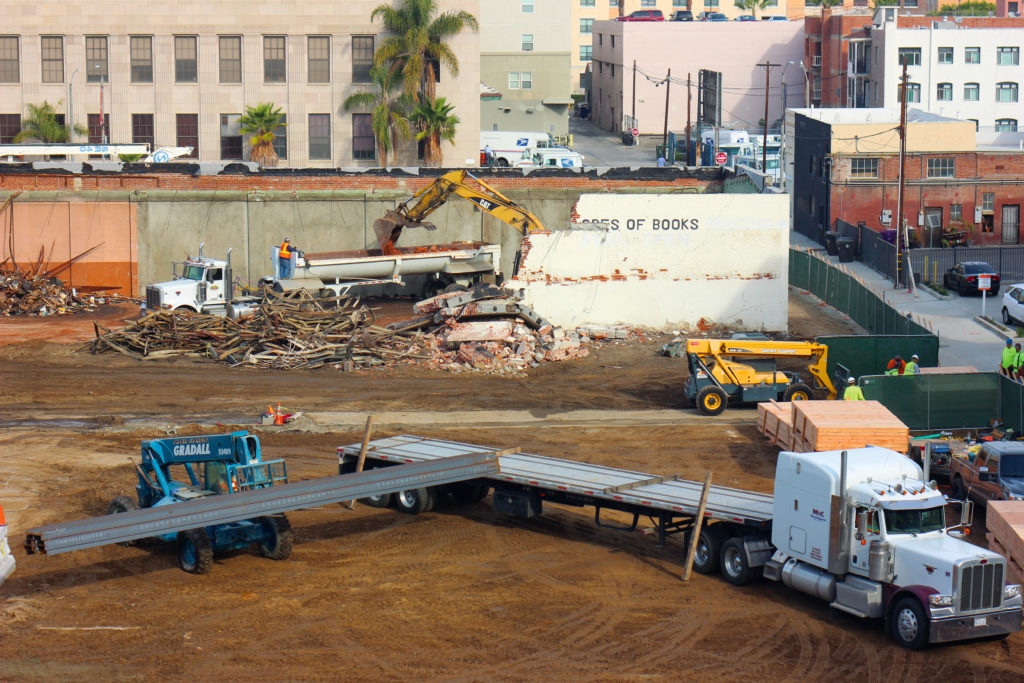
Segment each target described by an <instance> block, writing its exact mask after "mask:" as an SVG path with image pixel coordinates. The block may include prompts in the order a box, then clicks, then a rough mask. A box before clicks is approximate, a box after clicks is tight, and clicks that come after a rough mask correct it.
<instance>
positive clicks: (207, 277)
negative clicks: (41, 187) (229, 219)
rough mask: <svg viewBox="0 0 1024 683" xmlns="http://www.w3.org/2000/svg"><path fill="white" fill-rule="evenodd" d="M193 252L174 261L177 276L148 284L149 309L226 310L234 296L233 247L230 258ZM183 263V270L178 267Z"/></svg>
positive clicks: (145, 307) (201, 247)
mask: <svg viewBox="0 0 1024 683" xmlns="http://www.w3.org/2000/svg"><path fill="white" fill-rule="evenodd" d="M203 246H204V245H202V244H201V245H199V256H197V257H192V256H189V257H188V258H186V259H185V260H184V261H180V262H175V263H174V271H173V272H174V275H173V279H171V280H168V281H166V282H157V283H154V284H151V285H146V303H145V305H144V309H145V310H149V311H158V310H167V311H175V310H179V309H181V310H188V311H193V312H196V313H223V312H225V311H226V309H227V305H228V304H229V303H230V302H231V300H232V299H233V297H234V283H233V279H232V274H231V250H230V249H228V256H227V260H225V261H222V260H220V259H212V258H205V257H204V256H203ZM179 266H181V273H180V274H179V273H178V267H179Z"/></svg>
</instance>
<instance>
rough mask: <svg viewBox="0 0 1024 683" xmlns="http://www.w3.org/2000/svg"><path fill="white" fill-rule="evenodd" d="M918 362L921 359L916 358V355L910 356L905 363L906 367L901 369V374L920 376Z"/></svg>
mask: <svg viewBox="0 0 1024 683" xmlns="http://www.w3.org/2000/svg"><path fill="white" fill-rule="evenodd" d="M920 360H921V359H920V358H918V357H917V354H916V353H915V354H914V355H913V356H911V357H910V362H909V363H907V367H905V368H903V374H904V375H920V374H921V366H920V365H919V362H920Z"/></svg>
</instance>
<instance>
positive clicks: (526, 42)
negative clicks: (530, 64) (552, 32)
mask: <svg viewBox="0 0 1024 683" xmlns="http://www.w3.org/2000/svg"><path fill="white" fill-rule="evenodd" d="M521 45H522V46H523V47H522V49H523V52H533V34H532V33H524V34H523V37H522V41H521Z"/></svg>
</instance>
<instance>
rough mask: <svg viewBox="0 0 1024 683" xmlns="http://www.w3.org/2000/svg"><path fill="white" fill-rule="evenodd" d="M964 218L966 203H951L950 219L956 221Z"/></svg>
mask: <svg viewBox="0 0 1024 683" xmlns="http://www.w3.org/2000/svg"><path fill="white" fill-rule="evenodd" d="M963 219H964V205H963V204H950V205H949V220H950V221H953V222H956V221H962V220H963Z"/></svg>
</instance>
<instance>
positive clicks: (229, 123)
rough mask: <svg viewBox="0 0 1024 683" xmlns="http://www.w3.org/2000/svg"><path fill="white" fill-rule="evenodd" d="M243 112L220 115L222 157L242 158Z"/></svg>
mask: <svg viewBox="0 0 1024 683" xmlns="http://www.w3.org/2000/svg"><path fill="white" fill-rule="evenodd" d="M241 118H242V115H241V114H221V115H220V158H221V159H241V158H242V124H241V123H239V119H241Z"/></svg>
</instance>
